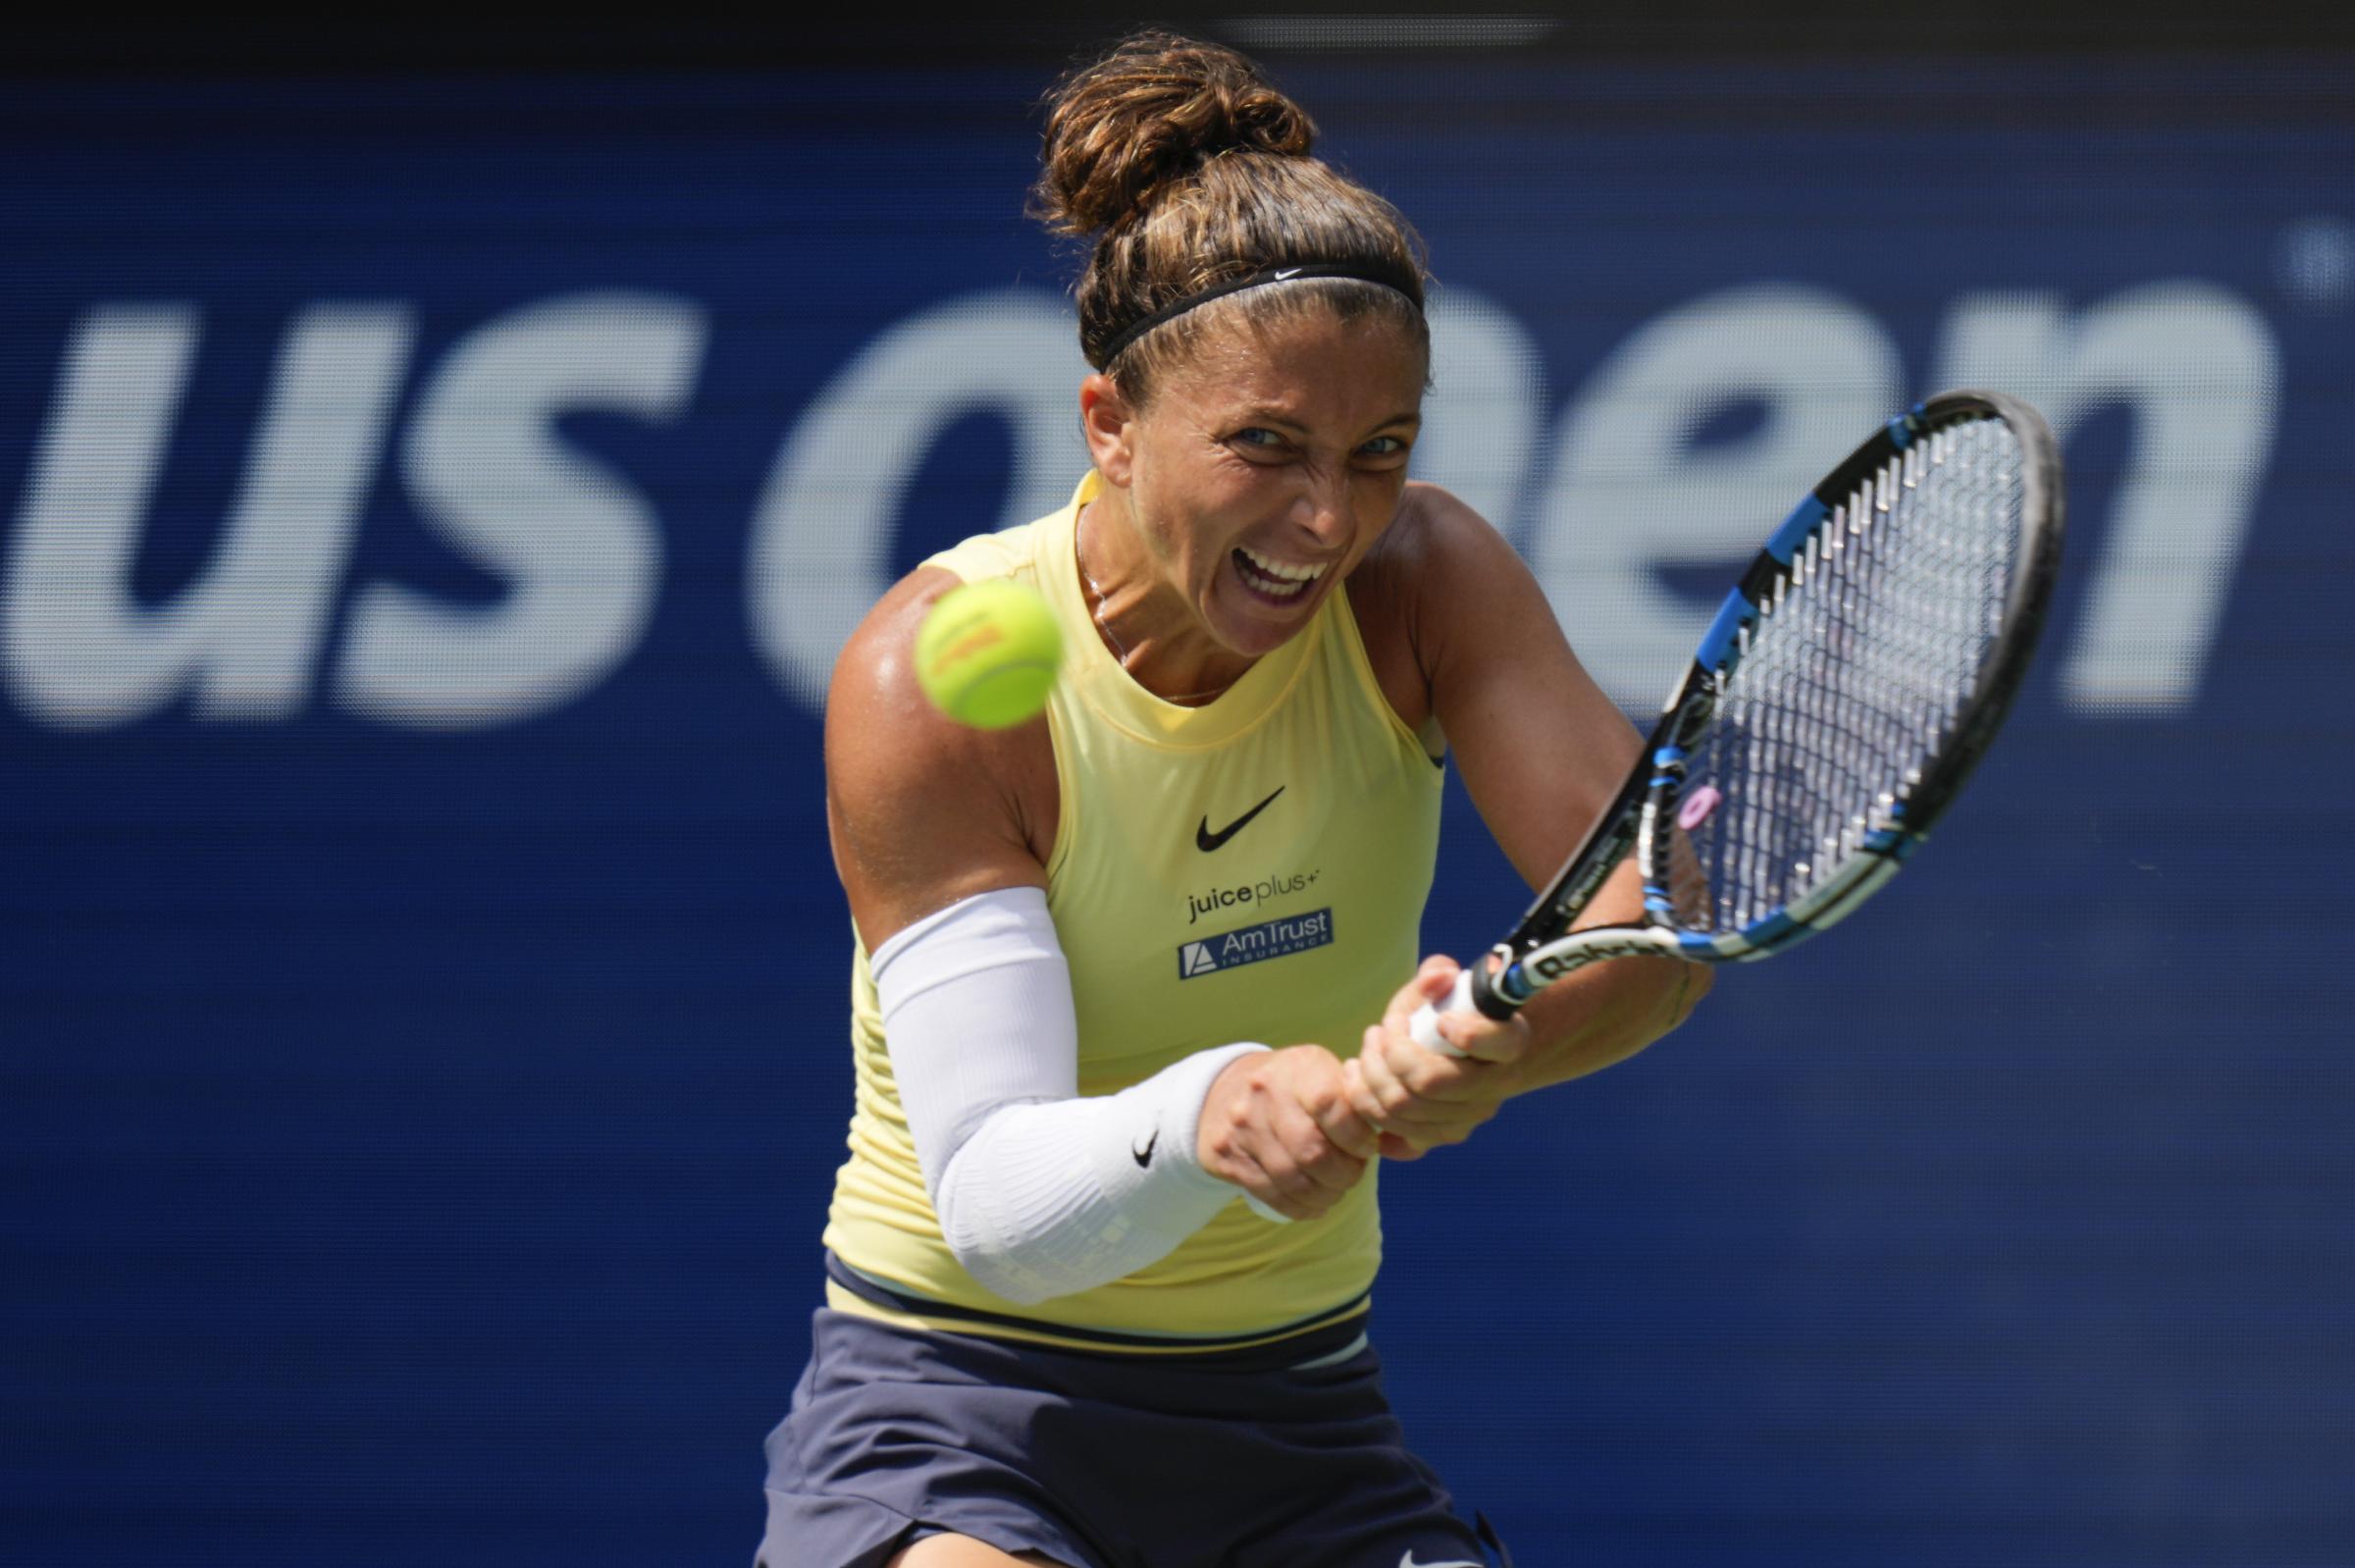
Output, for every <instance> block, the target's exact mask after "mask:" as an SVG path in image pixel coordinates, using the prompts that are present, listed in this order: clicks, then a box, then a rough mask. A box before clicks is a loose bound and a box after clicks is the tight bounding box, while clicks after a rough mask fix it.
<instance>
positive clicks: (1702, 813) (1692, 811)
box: [1676, 784, 1725, 833]
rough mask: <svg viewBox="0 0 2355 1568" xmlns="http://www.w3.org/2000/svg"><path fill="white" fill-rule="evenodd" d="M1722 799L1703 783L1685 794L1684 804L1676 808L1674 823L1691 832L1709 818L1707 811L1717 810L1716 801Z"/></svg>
mask: <svg viewBox="0 0 2355 1568" xmlns="http://www.w3.org/2000/svg"><path fill="white" fill-rule="evenodd" d="M1724 799H1725V797H1724V796H1722V795H1720V794H1718V793H1717V791H1716V790H1715V788H1713V787H1712V786H1710V785H1707V784H1703V785H1702V786H1701V788H1699V789H1697V790H1695V791H1694V792H1693V793H1692V794H1690V795H1688V796H1686V797H1685V799H1684V804H1683V805H1681V806H1679V807H1678V808H1677V809H1676V825H1677V826H1678V827H1681V828H1683V829H1684V830H1685V831H1686V832H1688V833H1690V832H1692V831H1693V830H1694V829H1695V828H1697V827H1699V826H1701V823H1703V822H1705V821H1707V820H1708V819H1709V813H1710V812H1711V811H1714V810H1717V803H1718V802H1719V801H1722V800H1724Z"/></svg>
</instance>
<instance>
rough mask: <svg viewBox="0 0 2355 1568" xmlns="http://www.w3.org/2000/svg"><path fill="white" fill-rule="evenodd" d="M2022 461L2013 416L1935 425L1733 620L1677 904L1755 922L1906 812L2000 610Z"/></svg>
mask: <svg viewBox="0 0 2355 1568" xmlns="http://www.w3.org/2000/svg"><path fill="white" fill-rule="evenodd" d="M2024 466H2025V454H2024V453H2023V451H2022V450H2021V447H2020V445H2019V443H2018V441H2017V438H2016V437H2015V435H2014V434H2013V433H2012V431H2011V430H2010V429H2009V428H2008V427H2007V426H2006V425H2004V423H2003V422H2002V421H2000V420H1995V419H1973V420H1968V421H1964V422H1962V423H1958V424H1953V425H1948V426H1945V427H1942V428H1940V429H1938V430H1936V431H1933V432H1931V433H1930V434H1928V435H1927V436H1926V437H1925V438H1923V439H1922V440H1921V441H1919V442H1917V443H1916V444H1914V445H1913V446H1911V447H1910V448H1909V449H1908V450H1906V451H1905V452H1903V453H1900V454H1898V455H1896V456H1894V457H1892V458H1891V459H1890V460H1889V461H1888V462H1886V463H1884V464H1883V465H1882V466H1881V467H1880V468H1879V469H1878V470H1876V471H1875V472H1873V473H1872V474H1870V475H1869V476H1867V477H1866V478H1865V480H1864V481H1863V482H1862V483H1860V484H1859V485H1858V487H1857V488H1856V490H1855V491H1854V492H1852V493H1851V494H1850V495H1849V497H1847V498H1846V499H1845V500H1844V501H1842V502H1841V504H1839V505H1838V506H1835V507H1834V508H1833V509H1832V511H1831V514H1830V515H1829V516H1828V517H1827V518H1826V519H1825V521H1824V522H1823V523H1822V524H1820V525H1819V526H1818V527H1817V529H1816V530H1815V532H1814V533H1813V534H1812V535H1810V536H1809V537H1808V539H1807V541H1806V543H1805V545H1804V546H1803V547H1802V548H1801V549H1799V550H1798V551H1797V553H1796V554H1795V556H1794V558H1793V561H1792V564H1791V567H1790V570H1789V571H1788V573H1787V574H1786V575H1785V576H1784V577H1783V578H1782V579H1781V580H1780V581H1779V582H1778V583H1777V584H1776V586H1775V587H1774V589H1773V590H1772V591H1771V592H1770V593H1769V594H1768V595H1767V596H1766V598H1765V601H1764V602H1763V603H1762V604H1761V605H1760V613H1759V615H1758V617H1757V620H1756V622H1755V623H1754V624H1753V626H1752V627H1750V628H1748V629H1747V630H1746V631H1745V632H1744V633H1743V635H1742V636H1741V637H1740V638H1739V639H1737V643H1736V653H1737V656H1736V657H1735V659H1734V660H1733V661H1732V664H1731V668H1730V670H1728V671H1724V672H1721V673H1720V674H1719V677H1718V681H1717V687H1718V690H1717V694H1716V695H1717V711H1716V714H1715V717H1714V718H1713V720H1712V721H1711V723H1710V725H1709V727H1708V728H1707V730H1706V731H1704V732H1703V734H1702V736H1701V740H1700V742H1699V743H1698V744H1697V745H1696V746H1695V748H1694V749H1693V751H1692V755H1691V759H1690V761H1689V763H1688V769H1687V781H1688V782H1687V787H1686V799H1687V800H1688V801H1689V802H1690V801H1693V800H1695V799H1696V798H1697V797H1699V796H1701V790H1702V787H1703V786H1706V787H1707V788H1708V789H1710V790H1713V791H1715V792H1716V793H1715V799H1716V800H1717V802H1718V804H1717V805H1716V807H1715V809H1714V810H1710V811H1709V812H1708V813H1707V814H1706V815H1705V816H1700V817H1697V818H1696V819H1694V820H1691V821H1688V822H1686V823H1685V824H1684V826H1685V829H1686V834H1685V835H1684V836H1687V837H1688V838H1689V845H1688V848H1687V849H1685V850H1678V851H1675V852H1674V853H1673V854H1672V857H1671V860H1672V864H1671V867H1669V868H1668V869H1671V870H1676V871H1678V874H1676V875H1675V876H1674V877H1673V883H1674V892H1675V896H1674V904H1675V906H1676V909H1677V914H1678V916H1679V918H1680V921H1681V922H1682V923H1684V924H1686V925H1687V926H1688V927H1690V928H1692V929H1696V930H1704V931H1713V932H1723V931H1737V930H1742V929H1745V928H1748V927H1752V926H1754V925H1757V924H1759V923H1760V922H1762V921H1765V920H1768V919H1770V918H1772V917H1773V916H1775V915H1778V914H1779V913H1781V912H1782V911H1784V910H1785V909H1787V908H1789V907H1790V906H1792V905H1795V904H1800V903H1803V902H1804V901H1805V900H1806V899H1807V898H1808V896H1809V895H1810V894H1813V893H1816V892H1818V891H1820V890H1823V889H1825V888H1826V887H1827V886H1830V885H1832V884H1834V883H1835V882H1836V881H1838V880H1839V879H1840V878H1841V876H1842V873H1843V872H1844V871H1845V870H1846V869H1847V868H1849V867H1850V866H1851V865H1853V863H1854V862H1855V861H1856V859H1857V857H1858V854H1859V853H1860V852H1861V851H1862V850H1863V848H1864V847H1865V844H1866V841H1867V840H1868V839H1869V838H1870V837H1871V836H1872V835H1873V834H1874V833H1875V832H1876V831H1878V830H1880V829H1883V828H1887V827H1892V826H1899V825H1902V823H1903V812H1904V807H1905V802H1906V799H1907V797H1908V795H1909V793H1910V790H1911V789H1912V788H1913V786H1914V785H1916V784H1918V783H1919V782H1920V780H1921V778H1922V774H1923V769H1924V767H1925V766H1926V765H1927V764H1928V762H1929V761H1930V759H1931V758H1934V757H1936V756H1937V755H1938V753H1939V751H1940V749H1941V748H1942V747H1943V746H1944V745H1945V743H1946V741H1947V740H1948V738H1949V737H1950V736H1951V735H1953V734H1954V732H1955V730H1956V728H1957V726H1958V725H1959V723H1960V722H1961V721H1962V716H1963V714H1964V712H1965V711H1966V709H1967V708H1968V706H1969V704H1970V701H1971V697H1972V694H1973V692H1974V690H1975V688H1976V685H1977V682H1978V677H1979V671H1980V667H1981V665H1982V663H1983V662H1984V660H1985V657H1986V654H1987V651H1988V649H1989V647H1990V645H1991V644H1992V643H1993V641H1994V640H1995V639H1996V638H1997V636H1998V635H1999V633H2000V630H2001V627H2002V625H2003V613H2004V605H2005V602H2006V600H2007V597H2008V595H2009V593H2010V590H2011V586H2012V581H2013V577H2014V574H2015V562H2016V558H2017V556H2018V554H2019V551H2020V549H2021V547H2022V536H2023V510H2024V505H2025V481H2024ZM1686 814H1687V815H1688V816H1693V815H1694V813H1693V812H1691V811H1688V812H1687V813H1686ZM1687 854H1689V855H1690V858H1691V859H1690V862H1689V868H1685V867H1680V866H1679V864H1678V862H1682V861H1684V858H1685V856H1686V855H1687Z"/></svg>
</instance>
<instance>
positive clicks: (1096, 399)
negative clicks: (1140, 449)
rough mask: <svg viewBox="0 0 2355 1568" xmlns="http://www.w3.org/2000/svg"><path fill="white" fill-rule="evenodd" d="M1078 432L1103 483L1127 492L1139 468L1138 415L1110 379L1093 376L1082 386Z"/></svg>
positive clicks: (1080, 388) (1118, 385) (1118, 386)
mask: <svg viewBox="0 0 2355 1568" xmlns="http://www.w3.org/2000/svg"><path fill="white" fill-rule="evenodd" d="M1079 428H1080V430H1081V431H1082V433H1084V434H1085V435H1086V437H1087V452H1088V455H1089V456H1090V457H1091V458H1093V459H1094V460H1095V464H1096V472H1098V473H1100V474H1102V475H1103V476H1104V483H1106V484H1107V485H1111V486H1114V487H1115V488H1117V489H1120V490H1126V489H1127V488H1128V481H1129V475H1130V473H1131V472H1132V471H1133V469H1134V467H1135V464H1136V411H1135V410H1134V409H1133V408H1131V407H1130V406H1129V403H1128V399H1127V398H1126V397H1125V396H1123V395H1122V393H1121V388H1120V384H1119V383H1118V382H1116V381H1114V380H1113V379H1112V378H1111V377H1110V376H1104V375H1096V376H1090V377H1088V378H1087V379H1086V380H1084V381H1082V382H1081V383H1080V384H1079Z"/></svg>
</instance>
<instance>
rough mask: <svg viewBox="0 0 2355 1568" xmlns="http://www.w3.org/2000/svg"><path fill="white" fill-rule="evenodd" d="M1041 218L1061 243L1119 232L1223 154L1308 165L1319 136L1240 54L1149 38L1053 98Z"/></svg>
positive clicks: (1124, 47) (1079, 75)
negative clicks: (1164, 192)
mask: <svg viewBox="0 0 2355 1568" xmlns="http://www.w3.org/2000/svg"><path fill="white" fill-rule="evenodd" d="M1047 105H1048V108H1047V131H1046V150H1045V153H1044V155H1043V158H1042V162H1043V163H1044V164H1045V172H1044V173H1043V174H1041V175H1040V177H1039V182H1038V186H1037V189H1036V191H1035V192H1034V201H1033V210H1034V211H1035V212H1036V213H1037V215H1038V216H1039V217H1040V218H1041V219H1042V220H1043V221H1044V222H1045V223H1046V225H1047V227H1048V228H1050V229H1053V230H1055V231H1057V232H1058V233H1062V234H1070V235H1087V234H1094V233H1096V232H1098V231H1100V230H1106V229H1111V228H1113V227H1115V226H1116V225H1118V224H1120V223H1121V222H1122V221H1123V220H1125V219H1126V218H1129V217H1131V216H1133V215H1134V214H1136V213H1137V212H1139V211H1141V210H1143V209H1144V208H1145V207H1146V206H1147V205H1148V204H1149V203H1150V202H1151V200H1152V198H1153V195H1154V193H1155V192H1157V191H1159V190H1160V189H1161V188H1163V187H1164V186H1166V185H1168V184H1169V183H1171V182H1172V181H1174V180H1176V179H1178V178H1179V177H1181V176H1183V175H1184V174H1186V173H1187V172H1188V171H1189V170H1192V169H1194V168H1196V167H1198V166H1199V165H1200V164H1202V163H1203V162H1204V161H1205V160H1207V159H1210V158H1213V157H1216V156H1218V155H1219V154H1220V153H1224V152H1232V151H1237V150H1240V151H1249V152H1264V153H1270V154H1274V155H1277V156H1281V157H1293V158H1304V157H1306V156H1308V151H1309V148H1310V147H1311V146H1312V145H1314V143H1315V141H1316V135H1317V128H1316V125H1315V123H1314V122H1313V121H1311V120H1310V119H1309V118H1308V115H1307V113H1306V111H1304V110H1302V109H1301V107H1300V106H1299V105H1298V104H1295V103H1294V102H1292V100H1291V99H1289V98H1287V97H1285V96H1284V95H1283V94H1282V93H1281V92H1279V91H1277V90H1276V89H1275V87H1273V86H1271V85H1270V84H1269V82H1268V79H1267V78H1265V77H1263V76H1261V75H1260V73H1259V68H1258V67H1257V66H1255V65H1253V64H1252V63H1251V62H1250V61H1249V60H1247V59H1245V58H1244V57H1243V56H1241V55H1239V54H1237V53H1235V52H1234V51H1233V50H1232V49H1228V48H1223V47H1221V46H1220V45H1218V44H1215V43H1203V42H1200V41H1199V40H1196V39H1192V38H1181V37H1179V36H1178V35H1177V34H1175V33H1169V32H1142V33H1138V34H1136V35H1134V36H1133V37H1130V38H1128V39H1126V40H1125V41H1124V42H1123V43H1122V44H1121V45H1120V46H1119V47H1118V48H1116V49H1114V50H1113V52H1112V53H1111V54H1109V55H1107V56H1105V57H1104V58H1103V59H1102V60H1099V61H1097V62H1096V63H1095V64H1094V65H1092V66H1087V67H1085V68H1083V69H1081V70H1079V71H1076V72H1074V73H1073V74H1072V75H1071V76H1069V77H1067V78H1064V80H1063V81H1062V82H1061V83H1059V84H1058V85H1057V86H1056V88H1055V89H1054V91H1053V92H1051V93H1050V94H1049V95H1048V98H1047Z"/></svg>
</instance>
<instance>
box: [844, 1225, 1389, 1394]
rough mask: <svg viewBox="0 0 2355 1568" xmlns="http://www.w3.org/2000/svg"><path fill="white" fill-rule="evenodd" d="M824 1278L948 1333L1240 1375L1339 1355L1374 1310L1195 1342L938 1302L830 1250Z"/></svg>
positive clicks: (1330, 1313) (1340, 1306)
mask: <svg viewBox="0 0 2355 1568" xmlns="http://www.w3.org/2000/svg"><path fill="white" fill-rule="evenodd" d="M826 1278H827V1279H829V1280H831V1281H834V1282H835V1283H836V1284H838V1285H840V1286H842V1288H843V1289H845V1290H847V1291H849V1292H850V1293H851V1294H852V1295H855V1296H857V1297H858V1298H859V1299H860V1300H862V1301H864V1302H867V1303H869V1304H870V1305H872V1306H876V1307H880V1308H882V1309H883V1310H885V1311H887V1312H896V1313H902V1314H905V1315H907V1316H910V1317H916V1318H922V1319H925V1320H926V1321H927V1323H929V1324H933V1325H938V1326H940V1328H941V1329H942V1330H943V1331H944V1332H955V1330H956V1329H964V1330H966V1331H968V1332H969V1333H972V1334H974V1335H976V1336H980V1337H986V1338H994V1339H996V1340H998V1341H999V1342H1000V1343H1010V1344H1019V1345H1020V1346H1021V1348H1023V1349H1025V1350H1027V1349H1038V1350H1045V1351H1050V1352H1054V1353H1057V1354H1065V1355H1083V1356H1085V1355H1092V1356H1107V1357H1111V1358H1114V1359H1116V1360H1121V1361H1130V1362H1135V1361H1152V1362H1156V1363H1164V1362H1167V1363H1177V1364H1181V1365H1184V1366H1188V1367H1194V1368H1200V1369H1206V1370H1233V1371H1238V1372H1247V1371H1262V1370H1267V1369H1271V1368H1277V1367H1294V1366H1298V1365H1300V1364H1301V1363H1302V1362H1305V1361H1316V1360H1319V1359H1321V1358H1323V1357H1326V1356H1335V1355H1338V1354H1340V1353H1341V1352H1343V1351H1346V1350H1348V1349H1350V1348H1351V1347H1353V1346H1354V1345H1355V1344H1356V1343H1357V1341H1358V1340H1360V1339H1361V1338H1363V1337H1364V1336H1365V1333H1366V1323H1367V1319H1368V1317H1369V1315H1370V1313H1371V1310H1372V1306H1373V1292H1372V1291H1370V1290H1368V1291H1362V1292H1360V1293H1359V1294H1358V1295H1356V1296H1355V1297H1353V1298H1351V1299H1350V1300H1347V1301H1343V1302H1338V1303H1335V1305H1333V1306H1331V1307H1328V1308H1326V1309H1325V1310H1324V1311H1322V1312H1316V1313H1311V1314H1310V1315H1309V1316H1307V1317H1305V1318H1300V1319H1296V1320H1294V1321H1293V1322H1291V1323H1288V1324H1277V1325H1275V1326H1274V1327H1272V1328H1267V1329H1259V1330H1254V1331H1252V1332H1251V1333H1236V1334H1219V1335H1210V1336H1203V1337H1199V1338H1197V1337H1194V1336H1191V1335H1178V1334H1165V1333H1120V1332H1117V1331H1113V1330H1107V1329H1081V1328H1074V1327H1073V1326H1071V1325H1069V1324H1062V1323H1046V1322H1042V1321H1040V1320H1038V1319H1035V1318H1025V1317H1022V1316H1021V1315H1020V1314H1019V1313H1011V1312H991V1311H987V1310H985V1309H983V1308H979V1307H968V1306H964V1305H961V1304H959V1303H956V1302H951V1301H935V1300H933V1299H932V1298H931V1297H929V1296H920V1295H916V1294H914V1293H913V1292H910V1291H905V1290H900V1289H898V1288H896V1287H894V1286H892V1285H888V1284H885V1283H884V1282H883V1281H880V1280H876V1279H874V1278H873V1277H871V1276H869V1275H864V1274H861V1273H860V1272H859V1271H858V1270H856V1269H854V1268H852V1267H851V1266H850V1265H849V1264H847V1263H845V1262H843V1261H842V1260H841V1259H840V1258H838V1257H836V1256H835V1255H834V1254H833V1252H832V1251H830V1250H829V1251H828V1252H827V1253H826ZM951 1326H954V1328H952V1327H951ZM993 1331H994V1332H993ZM1016 1334H1041V1335H1045V1336H1047V1337H1048V1338H1050V1339H1052V1340H1053V1341H1054V1342H1053V1343H1043V1344H1042V1343H1039V1342H1038V1341H1036V1340H1032V1339H1017V1338H1015V1337H1014V1336H1015V1335H1016Z"/></svg>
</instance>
